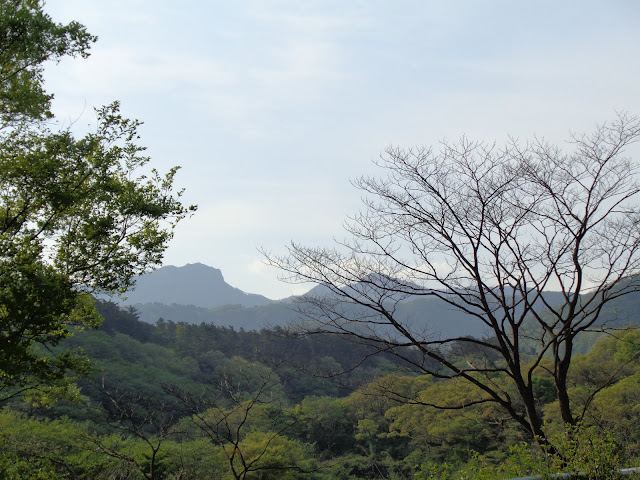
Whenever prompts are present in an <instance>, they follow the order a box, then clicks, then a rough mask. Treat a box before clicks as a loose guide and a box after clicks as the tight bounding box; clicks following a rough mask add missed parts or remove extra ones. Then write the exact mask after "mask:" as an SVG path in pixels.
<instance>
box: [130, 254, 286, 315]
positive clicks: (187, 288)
mask: <svg viewBox="0 0 640 480" xmlns="http://www.w3.org/2000/svg"><path fill="white" fill-rule="evenodd" d="M126 297H127V298H126V300H124V301H123V303H124V304H125V305H135V304H145V303H162V304H165V305H171V304H174V303H175V304H178V305H193V306H196V307H201V308H215V307H220V306H223V305H241V306H243V307H258V306H263V305H268V304H270V303H272V302H273V300H270V299H268V298H267V297H263V296H262V295H257V294H253V293H245V292H243V291H242V290H240V289H238V288H235V287H232V286H231V285H229V284H228V283H227V282H225V281H224V277H223V276H222V272H221V271H220V270H218V269H217V268H213V267H209V266H207V265H204V264H202V263H190V264H187V265H185V266H183V267H174V266H173V265H168V266H165V267H161V268H159V269H157V270H154V271H153V272H150V273H147V274H145V275H142V276H140V277H138V278H137V280H136V286H135V288H134V289H132V290H131V291H128V292H127V293H126Z"/></svg>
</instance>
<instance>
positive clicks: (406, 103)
mask: <svg viewBox="0 0 640 480" xmlns="http://www.w3.org/2000/svg"><path fill="white" fill-rule="evenodd" d="M45 11H46V12H47V13H49V14H50V15H51V16H52V18H53V19H54V20H56V21H58V22H68V21H71V20H77V21H79V22H81V23H82V24H84V25H86V26H87V28H88V30H89V31H90V32H91V33H92V34H94V35H97V36H98V37H99V40H98V42H97V43H96V44H95V45H94V47H93V48H92V53H91V56H90V57H89V58H88V59H86V60H82V59H65V60H63V61H62V62H60V63H59V64H56V65H50V66H48V67H47V70H46V81H47V87H48V89H49V91H50V92H51V93H54V94H55V99H54V103H53V110H54V113H55V114H56V115H57V117H58V119H59V120H60V122H61V123H62V124H73V125H79V126H82V125H91V123H92V122H95V113H94V110H93V109H94V107H99V106H101V105H105V104H109V103H111V102H113V101H114V100H119V101H120V102H121V106H122V111H123V113H124V114H126V115H127V116H129V117H131V118H137V119H139V120H141V121H143V122H144V126H143V127H142V128H141V136H142V138H141V143H142V144H143V145H145V146H146V147H147V148H148V150H147V153H148V154H149V155H150V156H151V158H152V165H153V166H154V167H156V168H158V169H159V170H161V171H166V170H168V169H169V168H171V167H172V166H174V165H180V166H181V170H180V172H179V173H178V175H177V177H176V184H177V185H178V186H179V187H184V188H185V193H184V196H183V198H184V201H185V203H187V204H191V203H195V204H198V206H199V209H198V211H197V213H196V214H195V215H194V216H193V217H191V218H190V219H188V220H184V221H183V222H182V223H180V224H179V226H178V227H177V230H176V234H175V237H174V239H173V240H172V242H171V244H170V246H169V248H168V249H167V251H166V254H165V262H164V263H165V264H166V265H177V266H181V265H185V264H187V263H196V262H200V263H204V264H207V265H210V266H213V267H216V268H219V269H221V271H222V274H223V276H224V278H225V280H226V281H227V282H228V283H229V284H231V285H233V286H234V287H237V288H240V289H241V290H244V291H245V292H249V293H259V294H262V295H265V296H267V297H269V298H272V299H278V298H283V297H287V296H290V295H292V294H299V293H303V291H304V287H302V286H296V285H290V284H287V283H283V282H281V281H279V280H278V278H277V277H278V272H277V271H275V270H273V269H271V268H270V267H267V266H266V265H265V264H264V262H263V257H262V254H261V253H260V251H259V249H264V250H266V251H269V252H273V253H283V252H284V251H285V247H286V245H288V244H289V243H290V242H291V241H295V242H298V243H302V244H306V245H312V246H330V245H332V243H333V241H334V239H335V238H337V239H340V238H342V237H343V236H344V229H343V224H344V221H345V220H346V217H347V215H349V214H352V213H355V212H357V211H358V210H359V209H361V206H362V201H361V196H362V195H361V192H359V191H358V190H357V189H355V188H354V187H353V186H352V184H351V182H350V180H352V179H355V178H357V177H359V176H361V175H376V174H379V173H380V171H379V169H378V167H376V166H375V165H374V164H373V161H375V159H376V158H379V156H380V154H381V152H383V151H384V149H385V148H386V147H388V146H391V145H393V146H400V147H413V146H429V145H434V146H437V145H438V144H439V142H440V141H442V140H449V141H455V140H456V139H458V138H460V137H461V136H462V135H465V136H467V137H469V138H471V139H476V140H485V141H489V142H493V141H496V142H498V143H501V142H504V140H505V139H506V138H507V137H508V136H509V135H510V136H513V137H516V138H519V139H521V140H523V141H526V140H527V139H531V138H533V137H534V136H537V137H539V138H540V137H542V138H545V139H547V140H549V141H551V142H557V143H559V144H563V143H564V142H565V141H566V140H568V138H569V134H570V132H589V131H591V130H593V129H594V127H595V125H596V124H598V123H602V122H605V121H607V120H611V119H612V118H613V117H614V116H615V114H616V111H627V112H629V113H630V114H635V115H640V2H638V1H636V0H601V1H590V0H573V1H572V0H566V1H563V2H558V1H557V0H553V1H546V0H541V1H535V2H534V1H518V2H514V1H513V0H487V1H483V2H479V1H476V0H442V1H435V0H422V1H412V0H406V1H404V0H396V1H393V2H392V1H380V0H366V1H365V0H362V1H360V0H352V1H345V0H340V1H337V0H336V1H322V0H318V1H312V0H280V1H276V0H273V1H272V0H260V1H249V0H247V1H242V0H228V1H215V0H213V1H212V0H208V1H204V0H182V1H181V2H175V1H172V2H168V1H165V0H110V1H109V2H105V1H98V0H47V1H46V5H45ZM564 146H566V145H564ZM635 152H638V154H640V148H638V149H635ZM632 153H633V152H632ZM637 158H640V155H639V156H638V157H637ZM307 288H308V287H307Z"/></svg>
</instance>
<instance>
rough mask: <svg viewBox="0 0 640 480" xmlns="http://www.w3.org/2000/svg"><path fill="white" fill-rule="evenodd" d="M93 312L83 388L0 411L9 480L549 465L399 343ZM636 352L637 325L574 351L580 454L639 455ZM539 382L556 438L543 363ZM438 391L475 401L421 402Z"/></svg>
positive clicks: (113, 310)
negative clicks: (397, 352)
mask: <svg viewBox="0 0 640 480" xmlns="http://www.w3.org/2000/svg"><path fill="white" fill-rule="evenodd" d="M99 311H100V312H101V313H102V315H103V316H104V322H103V324H102V326H101V328H100V329H99V330H98V331H83V332H77V333H76V334H75V335H74V336H73V337H71V338H70V339H68V340H66V341H65V342H64V344H62V345H61V346H60V347H59V348H62V349H64V348H74V349H75V348H82V349H83V350H84V352H85V353H86V354H87V355H88V357H89V358H91V359H92V360H93V361H94V371H93V373H91V374H90V376H89V377H88V378H85V379H79V380H78V387H79V390H78V391H77V396H76V397H75V398H70V399H68V400H63V401H58V402H57V403H54V404H49V403H47V402H46V399H44V400H43V399H40V400H39V401H38V400H37V399H34V400H33V401H29V400H28V399H26V400H14V401H12V402H10V404H9V405H8V406H7V407H5V409H4V410H3V411H2V414H1V415H0V425H1V431H2V432H3V435H2V436H1V437H0V452H2V453H0V472H2V476H3V478H36V476H37V475H40V476H41V477H40V478H105V479H106V478H155V479H160V478H192V479H226V478H247V479H249V478H260V479H268V478H269V479H270V478H273V479H279V478H285V479H286V478H292V479H293V478H316V479H334V478H338V479H340V478H344V479H358V478H360V479H371V478H389V479H390V478H406V479H409V478H411V479H427V478H443V479H444V478H507V477H508V476H517V475H520V474H524V473H531V472H534V471H540V472H542V471H543V470H544V468H546V467H545V465H547V463H546V462H545V461H544V459H543V458H542V457H540V455H541V454H540V453H539V451H538V450H537V449H536V448H535V447H529V446H527V445H530V444H531V442H532V439H531V438H529V437H528V436H527V435H526V432H525V431H524V430H522V429H521V428H520V427H519V426H518V425H517V424H515V423H514V422H512V421H510V420H508V419H507V418H506V417H505V415H504V413H503V412H502V411H501V410H500V409H497V408H494V407H489V406H486V405H485V404H484V403H482V402H481V403H477V404H476V405H474V402H477V401H478V400H479V399H481V398H482V394H481V392H480V391H475V390H474V389H471V388H469V386H468V385H465V384H462V383H461V382H459V381H455V380H438V379H437V378H434V377H429V376H424V375H423V376H417V375H413V374H411V373H410V368H409V367H410V366H409V365H406V364H405V363H403V362H400V361H398V360H397V359H396V358H395V356H393V355H388V356H374V357H369V358H368V359H367V355H368V354H370V353H372V351H373V350H372V349H371V348H369V347H366V346H363V345H359V344H357V343H353V342H350V341H348V339H344V338H342V337H340V336H331V335H325V334H321V335H317V336H315V335H307V336H303V337H301V336H299V335H298V334H293V333H291V332H288V331H287V330H285V329H280V328H277V329H273V330H261V331H244V330H235V329H233V328H229V327H218V326H213V325H206V324H201V325H191V324H186V323H181V322H178V323H176V322H170V321H160V322H158V324H157V325H155V326H154V325H149V324H147V323H145V322H141V321H139V320H137V318H136V317H135V315H134V314H133V313H131V311H128V310H123V309H121V308H120V307H117V306H116V305H115V304H112V303H101V304H100V305H99ZM639 352H640V331H638V330H624V331H620V332H618V334H617V335H615V336H610V337H607V338H604V339H602V340H600V341H599V342H598V343H597V344H596V345H595V346H594V347H593V348H592V349H591V351H590V352H589V353H588V354H587V355H584V356H582V355H577V356H576V357H575V359H574V365H575V367H574V369H573V371H572V375H571V385H572V387H571V390H570V391H571V395H572V398H573V401H574V402H576V403H577V404H581V403H582V404H585V405H587V404H590V406H589V407H590V408H589V414H588V415H587V416H586V417H585V422H587V423H588V425H589V426H586V424H585V426H584V427H579V429H578V430H579V432H577V433H576V435H577V436H576V439H579V440H580V442H584V443H580V444H579V445H578V446H573V447H571V448H574V447H575V448H578V450H577V451H573V450H571V449H570V444H571V443H570V442H571V441H572V440H567V441H568V442H569V443H568V444H567V447H566V448H567V449H568V450H567V452H566V455H567V458H568V460H570V461H580V462H582V463H583V464H585V465H586V464H587V463H588V464H589V465H590V464H591V463H589V462H591V461H592V462H596V463H597V462H600V461H604V460H606V461H608V462H612V461H615V462H617V463H619V464H620V465H625V466H626V465H628V464H629V462H634V461H637V460H638V458H639V456H640V436H639V435H638V430H637V428H636V426H637V424H638V422H639V421H640V416H639V415H640V410H639V409H640V403H639V402H640V376H639V374H638V373H637V370H638V366H639V360H638V353H639ZM363 359H367V360H365V361H364V363H361V361H362V360H363ZM460 359H461V361H463V360H462V359H463V357H460ZM356 365H358V368H357V369H353V367H354V366H356ZM339 373H342V374H341V375H338V374H339ZM494 382H495V383H496V384H501V383H503V379H502V378H501V376H496V377H495V379H494ZM603 382H604V384H606V387H605V388H603V389H602V390H601V391H599V392H598V395H597V396H594V397H592V396H591V395H592V394H593V393H594V392H595V389H600V388H601V385H602V384H603ZM504 385H505V387H504V388H508V386H507V384H506V383H505V384H504ZM536 385H537V387H536V388H537V398H538V402H539V407H540V408H541V409H542V410H543V411H544V415H545V418H546V419H547V420H548V421H549V422H550V423H549V427H548V428H549V430H550V432H551V434H552V435H556V436H562V435H561V433H560V430H557V426H558V425H559V423H558V413H557V405H556V400H555V392H554V389H553V386H552V383H551V382H550V381H549V377H548V373H546V372H545V370H544V365H543V366H541V368H540V369H539V375H538V376H537V377H536ZM443 401H444V402H450V404H451V405H452V406H453V405H457V404H459V403H467V404H468V405H469V407H468V408H465V409H462V410H461V409H452V410H441V409H434V408H432V407H430V406H429V405H430V404H433V403H436V402H443ZM561 445H562V444H561ZM574 457H575V458H574ZM590 457H592V458H590ZM585 458H587V459H589V458H590V459H589V460H588V461H587V460H585ZM550 461H551V460H550ZM585 462H586V463H585ZM587 466H588V465H587Z"/></svg>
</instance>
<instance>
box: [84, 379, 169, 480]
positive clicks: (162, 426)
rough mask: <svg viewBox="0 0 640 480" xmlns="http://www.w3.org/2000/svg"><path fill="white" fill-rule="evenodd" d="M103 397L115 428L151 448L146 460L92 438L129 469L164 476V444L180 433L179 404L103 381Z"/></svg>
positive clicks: (108, 418)
mask: <svg viewBox="0 0 640 480" xmlns="http://www.w3.org/2000/svg"><path fill="white" fill-rule="evenodd" d="M95 386H96V388H97V389H98V390H99V391H100V393H101V394H102V396H103V401H102V405H101V406H102V411H104V413H106V421H107V424H108V425H109V426H110V427H111V428H112V429H113V430H114V431H115V432H118V433H121V434H125V435H127V436H131V437H133V438H135V439H137V440H140V441H141V442H142V444H143V445H144V446H145V447H146V448H147V449H148V453H147V454H146V455H145V456H144V458H143V459H141V458H138V457H137V456H136V455H135V454H132V453H130V452H128V451H127V450H126V449H123V448H122V445H120V443H118V442H116V443H115V444H114V443H113V442H112V438H109V437H107V438H106V439H105V438H103V437H100V436H99V435H92V436H90V437H89V440H90V441H92V442H93V443H94V444H95V445H96V446H97V447H98V449H99V450H100V451H101V452H103V453H104V454H106V455H108V456H110V457H112V458H117V459H119V460H121V461H122V462H123V464H124V465H125V466H126V467H125V468H128V467H129V466H132V467H134V468H135V469H136V470H138V471H139V472H140V473H141V474H142V476H143V477H144V478H145V479H147V480H155V479H159V478H163V475H164V473H163V472H162V469H161V467H160V464H161V456H160V450H161V448H162V444H163V443H164V442H165V440H167V439H168V438H169V437H171V436H172V435H174V434H176V433H178V432H177V431H176V430H175V424H176V423H177V421H178V420H179V417H178V415H177V411H176V405H175V404H171V403H167V402H164V401H163V400H162V399H154V398H150V397H149V396H145V395H142V394H138V393H132V392H130V391H118V390H117V389H116V388H109V387H108V386H105V381H104V378H103V379H102V382H101V383H99V384H96V385H95Z"/></svg>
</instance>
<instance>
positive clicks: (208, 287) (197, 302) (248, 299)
mask: <svg viewBox="0 0 640 480" xmlns="http://www.w3.org/2000/svg"><path fill="white" fill-rule="evenodd" d="M322 291H323V287H315V288H314V289H313V290H312V293H316V294H317V293H319V292H322ZM546 296H547V300H548V301H549V303H550V304H552V305H553V304H556V303H559V302H561V301H562V298H561V295H560V294H559V293H558V292H548V293H547V294H546ZM127 297H128V298H127V299H126V300H124V301H123V302H121V303H123V304H124V305H130V306H133V307H134V308H135V309H136V310H137V312H138V314H139V317H140V319H141V320H143V321H145V322H148V323H155V322H156V321H157V320H158V319H159V318H163V319H165V320H172V321H174V322H185V323H191V324H200V323H207V324H213V325H218V326H229V327H233V328H235V329H245V330H260V329H262V328H272V327H276V326H280V327H284V326H288V325H291V324H293V323H298V322H302V321H307V319H305V318H304V317H302V316H301V315H300V314H299V313H298V312H297V311H296V309H295V306H296V305H295V302H296V300H297V298H298V297H290V298H288V299H284V300H279V301H274V300H270V299H268V298H266V297H264V296H262V295H256V294H251V293H245V292H243V291H242V290H240V289H238V288H235V287H233V286H231V285H229V284H228V283H226V282H225V280H224V277H223V276H222V272H221V271H220V270H218V269H217V268H213V267H209V266H206V265H203V264H201V263H195V264H188V265H185V266H183V267H174V266H165V267H162V268H159V269H158V270H155V271H154V272H151V273H148V274H146V275H143V276H142V277H140V278H139V279H138V281H137V285H136V288H135V289H134V290H132V291H130V292H128V293H127ZM556 297H557V298H556ZM396 314H397V315H396V316H397V318H398V319H401V320H402V321H403V322H407V324H410V325H412V326H413V327H414V328H415V329H417V330H420V331H426V332H428V333H429V334H430V335H433V336H435V337H438V336H440V337H444V336H466V335H471V336H474V337H482V336H485V335H486V334H488V333H489V332H487V331H486V329H485V327H484V325H483V324H482V323H481V322H479V321H478V320H477V319H476V318H474V317H471V316H469V315H465V314H463V313H462V312H461V311H459V310H456V309H454V308H453V307H451V306H449V305H448V304H446V303H445V302H444V301H442V300H438V299H436V298H425V297H418V298H415V299H408V300H405V301H403V302H402V303H401V304H400V305H399V306H398V309H397V312H396ZM601 317H602V320H603V321H604V320H608V321H613V322H615V324H616V325H619V326H626V325H629V324H632V323H633V324H637V323H638V318H640V294H632V295H627V296H625V297H622V298H621V299H618V300H616V301H615V302H612V303H611V304H609V305H608V306H607V308H606V309H605V310H604V311H603V312H602V315H601Z"/></svg>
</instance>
